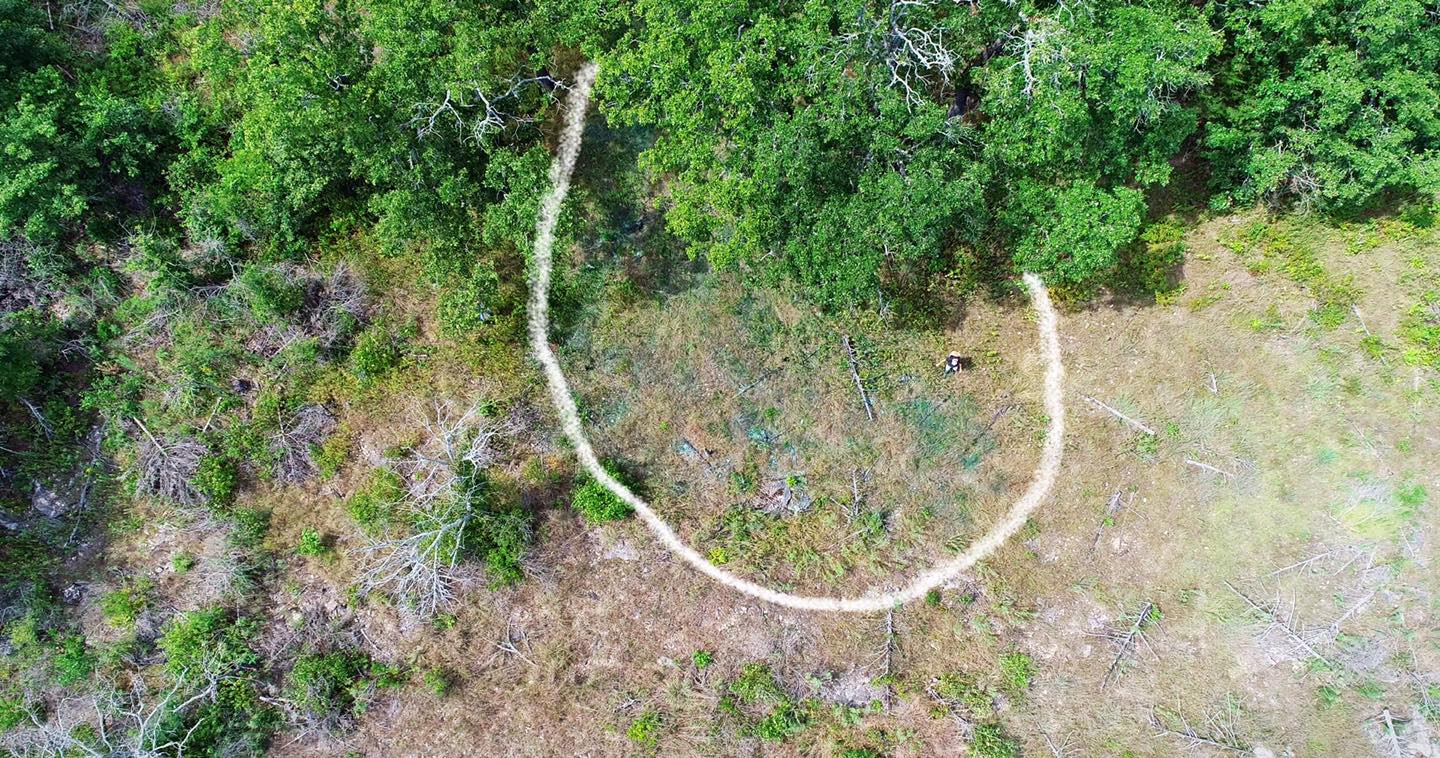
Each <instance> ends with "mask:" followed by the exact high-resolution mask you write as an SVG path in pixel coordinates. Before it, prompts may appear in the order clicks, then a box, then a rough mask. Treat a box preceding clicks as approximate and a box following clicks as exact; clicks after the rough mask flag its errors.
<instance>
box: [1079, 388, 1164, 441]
mask: <svg viewBox="0 0 1440 758" xmlns="http://www.w3.org/2000/svg"><path fill="white" fill-rule="evenodd" d="M1080 397H1082V398H1084V400H1085V401H1086V402H1088V403H1090V404H1091V405H1094V406H1095V407H1097V408H1099V409H1100V410H1102V411H1105V412H1107V413H1109V414H1110V415H1112V416H1114V417H1115V418H1118V419H1120V420H1121V421H1124V422H1125V423H1127V424H1129V425H1130V426H1132V427H1135V428H1136V429H1138V430H1140V431H1141V432H1144V433H1145V434H1148V435H1150V436H1151V437H1154V436H1155V430H1154V429H1151V428H1150V427H1149V426H1146V425H1145V424H1143V423H1141V422H1140V421H1137V420H1135V419H1133V418H1131V417H1129V416H1127V415H1125V414H1123V413H1121V412H1120V411H1117V410H1115V409H1114V408H1111V407H1110V406H1108V405H1106V404H1104V403H1102V402H1100V401H1099V400H1096V399H1095V398H1093V397H1090V396H1089V395H1081V396H1080Z"/></svg>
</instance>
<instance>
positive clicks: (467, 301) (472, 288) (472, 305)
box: [436, 265, 500, 338]
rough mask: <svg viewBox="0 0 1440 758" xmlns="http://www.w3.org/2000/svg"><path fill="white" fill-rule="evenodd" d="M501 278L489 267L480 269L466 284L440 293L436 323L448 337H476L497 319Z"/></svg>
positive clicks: (480, 267) (476, 268)
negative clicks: (477, 333) (478, 331)
mask: <svg viewBox="0 0 1440 758" xmlns="http://www.w3.org/2000/svg"><path fill="white" fill-rule="evenodd" d="M499 287H500V279H499V277H498V276H497V275H496V274H495V270H494V269H492V268H490V267H488V266H483V265H480V266H476V267H475V270H474V272H472V273H471V275H470V277H469V278H468V279H466V280H465V282H464V283H462V284H460V285H459V286H456V287H451V288H448V289H446V290H445V291H443V292H441V293H440V300H439V303H438V305H437V313H436V320H437V321H438V322H439V324H440V331H441V332H442V333H444V334H445V335H446V336H447V337H451V338H461V337H467V336H470V335H473V334H474V333H475V332H476V331H477V330H479V329H480V327H482V326H484V325H485V324H487V323H489V322H490V321H491V319H493V318H494V316H495V307H494V302H495V296H496V292H497V290H498V289H499Z"/></svg>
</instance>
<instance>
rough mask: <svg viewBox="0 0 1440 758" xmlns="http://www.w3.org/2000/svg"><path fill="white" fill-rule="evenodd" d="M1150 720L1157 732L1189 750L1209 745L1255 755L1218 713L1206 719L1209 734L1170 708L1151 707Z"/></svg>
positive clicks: (1231, 751) (1230, 751)
mask: <svg viewBox="0 0 1440 758" xmlns="http://www.w3.org/2000/svg"><path fill="white" fill-rule="evenodd" d="M1149 720H1150V726H1151V727H1153V728H1154V729H1155V731H1156V732H1159V733H1160V734H1163V735H1167V736H1170V737H1176V738H1178V739H1180V740H1182V741H1183V742H1184V743H1185V747H1187V748H1193V747H1198V746H1200V745H1209V746H1210V747H1213V748H1215V749H1217V750H1222V751H1224V752H1228V753H1234V754H1236V755H1254V752H1253V751H1252V750H1251V749H1250V748H1248V747H1246V746H1245V745H1244V744H1243V743H1242V742H1241V741H1240V739H1239V738H1238V737H1237V736H1236V734H1235V729H1234V726H1233V725H1232V724H1230V723H1228V722H1227V721H1225V720H1223V719H1222V718H1221V717H1220V714H1218V713H1212V714H1210V715H1209V716H1207V717H1206V725H1207V727H1208V728H1209V730H1210V731H1208V732H1200V731H1197V730H1196V729H1195V728H1194V727H1192V726H1191V725H1190V722H1189V721H1188V720H1187V719H1186V718H1185V717H1184V716H1182V715H1181V714H1179V713H1177V712H1175V711H1171V710H1169V709H1168V708H1159V707H1157V706H1151V708H1150V717H1149Z"/></svg>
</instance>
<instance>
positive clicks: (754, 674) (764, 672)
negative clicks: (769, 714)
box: [730, 663, 790, 704]
mask: <svg viewBox="0 0 1440 758" xmlns="http://www.w3.org/2000/svg"><path fill="white" fill-rule="evenodd" d="M730 694H732V695H734V696H735V697H737V698H739V699H740V702H742V703H746V704H750V703H758V702H764V703H781V702H784V701H786V700H789V699H790V697H789V696H788V695H786V694H785V690H782V689H780V684H779V683H778V682H776V681H775V675H774V674H773V673H771V671H770V667H769V666H766V665H765V664H763V663H747V664H745V667H744V668H743V669H741V670H740V676H738V677H736V679H735V681H733V682H731V683H730Z"/></svg>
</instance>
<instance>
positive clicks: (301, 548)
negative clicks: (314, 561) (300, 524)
mask: <svg viewBox="0 0 1440 758" xmlns="http://www.w3.org/2000/svg"><path fill="white" fill-rule="evenodd" d="M329 550H330V545H329V544H327V543H326V541H325V538H324V537H323V536H322V535H321V534H320V532H319V531H318V530H316V529H314V528H312V527H308V526H307V527H305V528H304V529H302V530H300V542H299V543H298V544H297V545H296V546H295V552H297V553H299V554H300V555H304V556H310V557H314V556H317V555H324V554H325V553H327V552H329Z"/></svg>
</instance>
